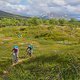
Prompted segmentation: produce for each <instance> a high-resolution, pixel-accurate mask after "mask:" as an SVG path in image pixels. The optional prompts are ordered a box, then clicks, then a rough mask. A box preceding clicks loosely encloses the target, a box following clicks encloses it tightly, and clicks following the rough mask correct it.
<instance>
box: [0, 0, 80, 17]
mask: <svg viewBox="0 0 80 80" xmlns="http://www.w3.org/2000/svg"><path fill="white" fill-rule="evenodd" d="M0 10H3V11H8V12H11V13H17V14H22V15H34V16H38V15H42V14H46V13H50V12H54V13H59V14H64V13H65V14H70V15H77V16H78V17H79V15H80V0H0Z"/></svg>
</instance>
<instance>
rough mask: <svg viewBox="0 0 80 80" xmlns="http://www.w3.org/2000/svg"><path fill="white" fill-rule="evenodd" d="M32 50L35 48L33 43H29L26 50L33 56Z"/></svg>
mask: <svg viewBox="0 0 80 80" xmlns="http://www.w3.org/2000/svg"><path fill="white" fill-rule="evenodd" d="M32 50H33V46H32V45H31V44H29V45H28V47H27V49H26V51H27V54H28V55H29V56H30V57H31V56H32Z"/></svg>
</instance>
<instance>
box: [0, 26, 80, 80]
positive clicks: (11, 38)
mask: <svg viewBox="0 0 80 80" xmlns="http://www.w3.org/2000/svg"><path fill="white" fill-rule="evenodd" d="M23 28H24V29H23ZM75 31H76V32H75V33H74V34H72V35H70V34H71V33H72V31H70V30H69V28H67V27H63V28H60V27H54V26H53V27H51V28H49V27H40V26H37V27H36V26H33V27H28V26H27V27H26V26H25V27H11V28H8V27H5V28H0V34H1V36H0V80H80V44H79V35H80V33H79V32H80V30H77V29H75ZM18 33H19V34H21V35H22V37H18ZM45 33H46V34H45ZM2 35H4V36H2ZM36 36H37V37H36ZM28 43H31V44H32V45H33V47H34V48H33V51H34V52H33V55H32V57H31V58H29V56H27V55H26V51H25V50H26V47H27V44H28ZM14 45H18V46H19V49H20V53H19V59H25V60H24V61H23V62H21V63H19V64H17V65H15V66H13V67H11V65H12V63H11V59H12V55H11V53H12V52H11V50H12V48H13V46H14ZM24 57H25V58H24ZM4 71H8V73H5V74H4Z"/></svg>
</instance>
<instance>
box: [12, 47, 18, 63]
mask: <svg viewBox="0 0 80 80" xmlns="http://www.w3.org/2000/svg"><path fill="white" fill-rule="evenodd" d="M12 52H13V53H12V57H13V58H12V61H13V63H17V62H18V53H19V49H18V46H14V48H13V49H12Z"/></svg>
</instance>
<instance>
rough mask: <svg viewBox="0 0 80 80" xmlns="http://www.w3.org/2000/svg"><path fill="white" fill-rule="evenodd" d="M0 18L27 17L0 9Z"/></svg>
mask: <svg viewBox="0 0 80 80" xmlns="http://www.w3.org/2000/svg"><path fill="white" fill-rule="evenodd" d="M0 18H27V17H24V16H20V15H16V14H11V13H8V12H4V11H1V10H0Z"/></svg>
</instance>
